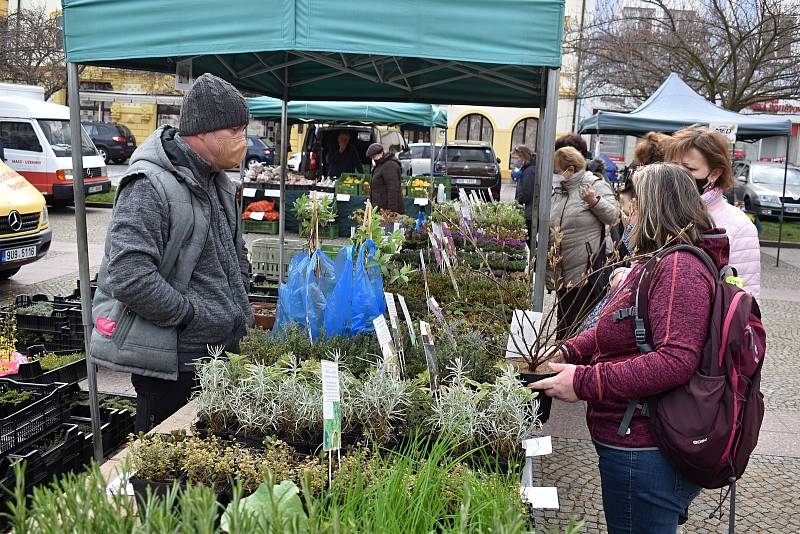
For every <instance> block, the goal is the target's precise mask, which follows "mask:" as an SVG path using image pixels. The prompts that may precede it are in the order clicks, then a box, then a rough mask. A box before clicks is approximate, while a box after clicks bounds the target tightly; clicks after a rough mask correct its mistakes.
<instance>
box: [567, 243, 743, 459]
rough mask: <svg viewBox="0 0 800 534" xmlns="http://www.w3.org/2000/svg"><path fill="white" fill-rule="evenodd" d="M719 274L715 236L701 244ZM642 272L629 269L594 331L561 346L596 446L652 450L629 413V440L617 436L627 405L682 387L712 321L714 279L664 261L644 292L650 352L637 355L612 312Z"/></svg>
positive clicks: (698, 268) (683, 262)
mask: <svg viewBox="0 0 800 534" xmlns="http://www.w3.org/2000/svg"><path fill="white" fill-rule="evenodd" d="M700 248H702V249H703V250H705V251H706V252H707V253H708V254H709V255H710V256H711V258H712V259H713V260H714V261H715V262H716V264H717V266H718V267H722V266H723V265H725V264H727V261H728V239H727V237H725V234H724V231H722V230H715V231H712V232H710V233H709V235H708V236H707V237H706V238H705V239H704V240H703V241H702V243H701V244H700ZM643 268H644V264H639V265H637V266H635V267H634V268H633V269H632V270H631V272H630V273H629V275H628V277H627V278H626V279H625V281H624V282H623V283H622V285H621V286H620V288H619V289H618V290H617V292H616V293H615V294H614V296H613V297H612V298H611V300H609V302H608V304H607V305H606V306H605V308H604V309H603V311H602V313H601V315H600V319H599V320H598V322H597V325H596V326H595V327H594V328H592V329H590V330H587V331H585V332H583V333H582V334H580V335H578V336H576V337H574V338H572V339H570V340H568V341H567V342H566V343H565V344H564V347H565V351H564V352H565V356H566V359H567V361H568V362H569V363H572V364H576V365H577V366H578V367H577V369H576V370H575V376H574V378H573V387H574V388H575V393H576V394H577V396H578V398H580V399H583V400H586V401H587V403H588V410H587V412H586V420H587V423H588V425H589V432H590V433H591V435H592V438H594V439H595V440H596V441H599V442H600V443H603V444H606V445H612V446H617V447H626V448H645V447H654V446H655V445H654V443H653V440H652V438H651V437H650V432H649V430H648V427H647V418H646V417H643V416H642V415H641V413H640V412H639V410H636V412H635V414H634V418H633V421H632V422H631V426H630V432H629V433H628V435H626V436H624V437H620V436H618V435H617V430H618V428H619V425H620V422H621V421H622V417H623V415H624V413H625V409H626V408H627V406H628V400H629V399H635V398H639V399H646V398H647V397H648V396H651V395H657V394H659V393H663V392H666V391H669V390H671V389H674V388H676V387H678V386H680V385H682V384H685V383H687V382H688V381H689V379H690V378H691V377H692V375H693V374H694V372H695V371H696V370H697V368H698V366H699V365H700V356H701V354H702V350H703V345H704V344H705V340H706V334H707V330H708V320H709V318H710V314H711V305H712V302H711V301H712V295H713V291H714V277H713V275H712V273H711V272H710V271H709V270H708V268H707V267H706V266H705V264H704V263H703V262H702V260H700V259H699V258H698V257H697V256H695V255H693V254H692V253H690V252H683V251H679V252H675V253H672V254H668V255H666V256H664V257H663V258H662V259H661V260H660V262H659V264H658V265H657V266H656V268H655V271H654V274H653V278H652V280H651V282H650V290H649V292H648V296H649V300H648V304H649V310H648V318H649V324H650V327H651V330H650V335H651V336H652V337H651V339H652V343H651V345H652V346H653V347H654V348H655V350H653V352H648V353H646V354H641V353H640V352H639V351H638V349H637V348H636V339H635V337H634V332H633V330H634V325H633V318H627V319H623V320H621V321H619V322H616V323H615V322H614V320H613V314H614V312H615V311H617V310H621V309H624V308H630V307H631V306H633V304H634V299H635V297H636V287H637V284H638V280H639V275H640V274H641V272H642V269H643Z"/></svg>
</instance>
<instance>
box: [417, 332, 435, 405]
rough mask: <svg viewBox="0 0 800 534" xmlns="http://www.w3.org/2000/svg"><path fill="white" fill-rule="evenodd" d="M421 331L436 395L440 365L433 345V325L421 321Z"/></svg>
mask: <svg viewBox="0 0 800 534" xmlns="http://www.w3.org/2000/svg"><path fill="white" fill-rule="evenodd" d="M419 331H420V335H421V336H422V347H423V348H424V349H425V363H427V365H428V377H429V378H430V384H431V391H432V392H433V393H434V394H436V393H437V392H438V391H439V364H438V360H437V357H436V346H435V345H434V343H433V334H432V333H431V325H429V324H428V323H426V322H425V321H420V322H419Z"/></svg>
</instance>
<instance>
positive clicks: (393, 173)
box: [367, 143, 405, 213]
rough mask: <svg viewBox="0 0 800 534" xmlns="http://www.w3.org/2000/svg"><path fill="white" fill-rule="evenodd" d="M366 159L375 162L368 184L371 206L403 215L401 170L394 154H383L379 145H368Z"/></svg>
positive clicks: (381, 146)
mask: <svg viewBox="0 0 800 534" xmlns="http://www.w3.org/2000/svg"><path fill="white" fill-rule="evenodd" d="M367 157H368V158H369V159H371V160H372V161H374V162H375V167H373V168H372V180H371V181H370V184H369V200H370V202H372V205H373V206H378V208H380V209H383V210H387V211H393V212H395V213H405V202H404V200H403V189H402V187H401V184H402V182H401V176H402V174H403V168H402V166H401V165H400V161H399V160H398V159H397V157H396V156H395V155H394V153H392V152H388V153H386V152H384V150H383V145H381V144H380V143H372V144H371V145H369V148H367Z"/></svg>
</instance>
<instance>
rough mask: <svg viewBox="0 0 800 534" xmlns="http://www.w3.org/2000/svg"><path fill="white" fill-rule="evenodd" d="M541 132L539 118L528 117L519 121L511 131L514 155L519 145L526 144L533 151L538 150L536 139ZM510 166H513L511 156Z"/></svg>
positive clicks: (511, 150)
mask: <svg viewBox="0 0 800 534" xmlns="http://www.w3.org/2000/svg"><path fill="white" fill-rule="evenodd" d="M538 134H539V119H534V118H532V117H531V118H527V119H522V120H521V121H519V122H518V123H517V124H516V125H515V126H514V129H513V130H512V131H511V149H510V152H511V154H512V155H513V153H514V148H516V147H518V146H519V145H525V146H527V147H528V148H530V149H531V152H536V139H537V138H538ZM508 165H509V166H508V168H509V169H510V168H511V158H510V157H509V163H508Z"/></svg>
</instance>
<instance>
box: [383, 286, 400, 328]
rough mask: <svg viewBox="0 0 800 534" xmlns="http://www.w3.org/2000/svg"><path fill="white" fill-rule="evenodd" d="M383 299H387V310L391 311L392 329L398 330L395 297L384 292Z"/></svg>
mask: <svg viewBox="0 0 800 534" xmlns="http://www.w3.org/2000/svg"><path fill="white" fill-rule="evenodd" d="M383 298H385V299H386V309H387V310H388V311H389V322H391V323H392V328H394V329H395V330H397V328H398V326H399V323H398V321H397V306H396V305H395V303H394V295H393V294H391V293H388V292H386V291H384V293H383Z"/></svg>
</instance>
